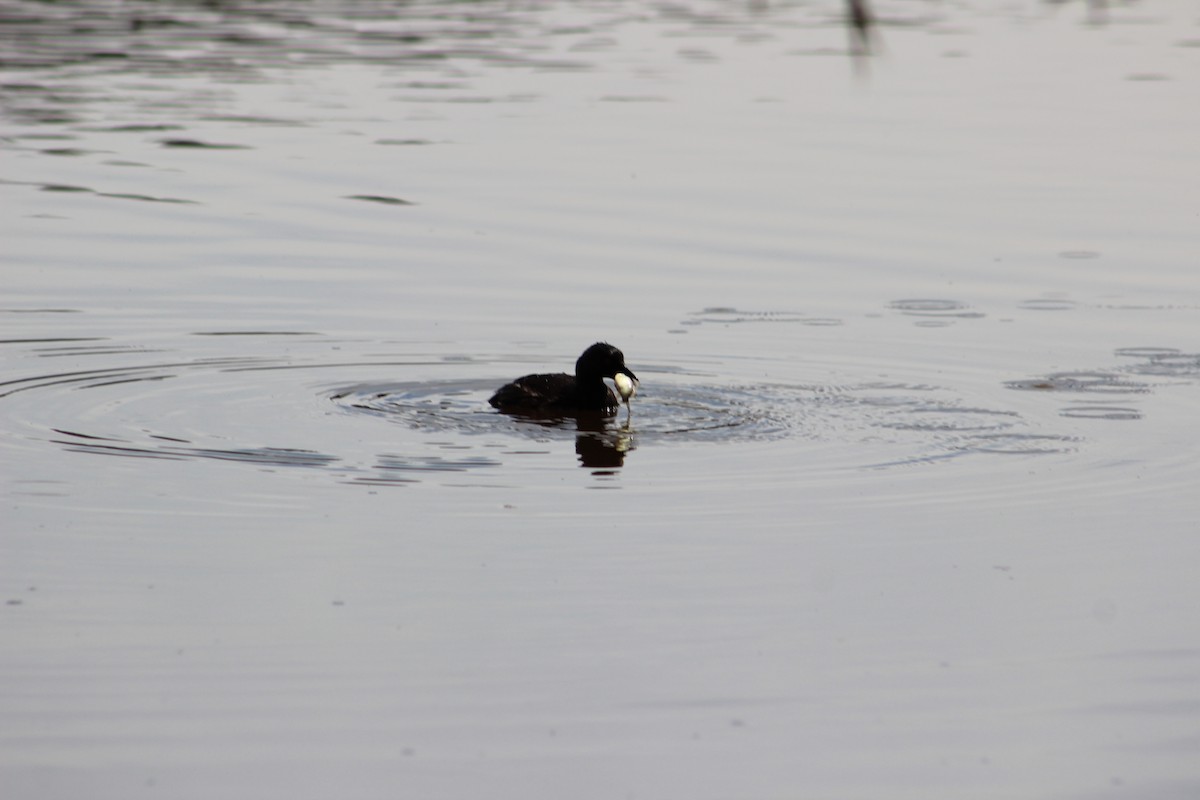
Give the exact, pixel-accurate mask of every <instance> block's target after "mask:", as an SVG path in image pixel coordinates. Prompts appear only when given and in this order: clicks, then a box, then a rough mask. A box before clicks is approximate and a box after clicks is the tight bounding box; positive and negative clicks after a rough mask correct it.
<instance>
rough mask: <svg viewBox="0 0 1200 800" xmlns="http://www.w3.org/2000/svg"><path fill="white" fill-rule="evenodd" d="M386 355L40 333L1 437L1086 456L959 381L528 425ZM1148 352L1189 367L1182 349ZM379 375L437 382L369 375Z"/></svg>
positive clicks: (798, 393) (662, 373)
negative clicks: (775, 446)
mask: <svg viewBox="0 0 1200 800" xmlns="http://www.w3.org/2000/svg"><path fill="white" fill-rule="evenodd" d="M267 334H272V335H267ZM380 346H381V345H380V343H378V342H336V343H335V342H331V341H329V340H328V339H326V338H325V337H324V336H322V335H321V334H318V333H308V332H289V333H288V335H287V336H286V337H283V336H281V335H280V332H254V331H239V332H236V333H226V334H222V335H204V336H190V337H184V338H183V339H182V340H180V339H175V340H168V341H154V342H145V343H136V344H122V343H119V342H114V341H110V340H106V339H105V338H104V337H72V338H71V339H70V340H69V341H63V340H61V339H60V340H58V341H48V340H47V339H46V338H39V339H37V340H29V341H23V342H20V343H19V347H20V348H22V350H23V352H21V353H20V354H19V358H18V359H16V361H15V362H14V363H19V364H20V367H21V369H22V370H24V371H25V374H24V375H23V376H22V375H21V374H20V372H15V373H14V372H10V374H11V375H14V377H10V378H8V379H7V380H4V381H0V403H3V404H5V405H6V406H7V409H6V410H7V412H8V413H7V414H6V418H7V419H8V420H10V422H9V423H8V426H7V428H6V429H2V430H0V437H3V438H4V439H5V440H6V441H7V442H8V443H9V444H10V445H13V446H14V447H15V448H17V449H24V450H25V451H26V452H28V451H29V450H30V449H31V448H45V447H56V448H60V449H61V450H63V451H66V452H70V453H76V454H86V455H90V456H107V457H110V458H121V459H124V460H125V461H126V462H127V463H131V464H132V463H136V461H137V460H145V461H157V462H165V461H199V462H205V463H212V464H237V465H241V466H242V467H243V468H245V467H249V468H253V469H259V470H264V471H273V472H278V471H280V470H304V471H307V472H313V471H316V472H321V473H325V474H327V475H330V476H331V477H333V478H334V479H335V480H338V481H342V482H351V483H367V484H395V485H407V484H411V483H415V482H420V481H427V480H435V479H436V480H440V481H442V482H445V481H448V480H459V479H458V478H455V477H454V476H455V475H461V474H462V473H471V474H472V475H473V476H476V477H474V478H473V479H472V480H473V481H474V482H475V483H474V484H473V485H479V481H481V480H482V481H483V483H484V484H488V483H489V481H507V480H511V478H510V477H508V475H509V472H508V471H509V470H512V469H514V468H519V467H520V466H521V465H527V464H530V463H533V461H531V459H533V460H535V461H536V460H537V459H545V458H550V459H558V460H559V461H560V462H561V463H562V464H564V465H572V464H578V465H580V466H583V467H587V468H592V469H595V470H610V471H611V470H612V469H616V468H619V467H621V466H623V465H624V464H625V462H626V459H628V458H631V457H637V456H634V455H632V454H634V453H635V451H637V450H638V449H639V448H642V449H645V448H650V447H673V448H686V447H712V446H740V445H746V444H762V443H770V442H775V441H781V440H789V439H790V440H796V441H803V442H808V443H811V444H812V446H813V447H817V448H820V453H819V454H812V451H811V449H810V448H809V446H808V445H805V448H806V450H805V452H807V453H810V454H812V455H814V456H815V457H813V458H811V460H810V461H808V462H806V463H808V464H809V465H810V466H809V467H808V468H810V469H812V470H820V471H823V472H827V471H828V470H830V469H850V470H853V469H861V468H872V469H875V468H890V467H897V466H902V465H906V464H914V463H924V462H931V461H939V460H943V459H947V458H957V457H962V456H968V455H976V456H979V455H984V456H986V455H992V454H1006V455H1025V456H1038V455H1043V454H1047V453H1063V452H1070V451H1072V450H1074V449H1076V448H1077V447H1078V440H1077V439H1075V438H1072V437H1070V436H1065V435H1059V434H1057V433H1054V432H1052V431H1051V432H1047V431H1044V430H1039V429H1038V428H1037V426H1036V425H1034V424H1031V423H1030V422H1029V421H1027V420H1026V419H1024V418H1023V417H1022V416H1021V414H1019V413H1018V412H1016V411H1013V410H1011V409H1006V408H994V407H989V405H988V404H987V403H986V402H981V401H980V399H978V398H976V399H974V400H973V401H968V400H967V399H966V398H964V397H963V396H961V394H960V393H958V392H957V391H955V390H953V389H949V388H946V387H939V386H934V385H927V384H918V383H905V382H888V383H882V382H862V383H857V384H846V385H824V384H815V385H809V384H783V383H765V382H764V383H728V384H722V383H719V382H717V381H715V380H714V379H713V378H712V377H711V376H709V375H707V374H705V375H701V374H693V373H689V372H686V371H684V370H681V369H677V368H674V367H669V366H659V367H655V366H653V362H650V363H648V364H646V365H645V366H639V373H641V377H642V384H641V387H640V391H639V393H638V395H637V397H636V398H634V400H633V402H632V407H631V409H629V410H626V409H624V408H622V409H621V410H620V411H619V412H617V413H616V414H614V415H611V416H599V415H589V416H579V417H575V416H562V417H537V418H532V417H524V416H518V415H511V414H504V413H500V412H498V411H497V410H495V409H493V408H491V407H490V406H489V405H488V403H487V398H488V396H489V395H490V394H491V392H492V391H493V390H494V389H495V387H496V386H497V385H498V383H499V382H500V379H498V378H496V377H495V376H496V375H506V374H511V373H512V372H514V371H515V370H519V369H520V368H521V367H522V366H524V365H522V364H515V363H513V361H512V360H511V359H509V358H502V359H496V360H491V361H489V360H488V359H487V358H481V357H474V358H468V357H466V356H463V355H461V354H453V353H441V352H437V353H428V352H425V353H419V354H394V355H392V354H389V355H379V354H378V350H379V348H380ZM9 353H10V355H18V353H16V352H15V351H12V350H10V351H9ZM1139 355H1140V356H1142V357H1144V358H1145V357H1148V356H1153V358H1154V359H1155V363H1157V364H1158V365H1159V366H1165V365H1166V364H1182V365H1183V366H1182V369H1184V370H1187V369H1189V368H1190V367H1189V366H1188V363H1189V362H1187V359H1185V358H1181V357H1179V355H1178V354H1176V353H1171V352H1157V351H1156V352H1154V353H1153V354H1150V353H1139ZM709 360H711V359H709ZM46 367H56V368H55V369H46ZM371 375H376V376H378V375H396V376H404V375H413V376H414V377H416V376H419V377H420V378H423V379H413V380H370V379H367V380H364V378H365V377H367V376H371ZM431 375H432V376H436V375H441V376H444V377H433V378H430V377H429V376H431ZM1057 379H1058V385H1057V387H1056V388H1067V387H1070V388H1071V389H1072V390H1075V391H1078V390H1079V389H1080V387H1081V386H1083V385H1084V384H1095V386H1096V388H1100V387H1105V386H1107V387H1109V388H1113V383H1111V382H1110V381H1109V379H1108V377H1107V376H1106V377H1105V378H1104V379H1101V378H1099V377H1097V376H1094V375H1091V374H1084V373H1073V374H1071V375H1070V376H1069V377H1065V376H1057ZM1124 384H1125V381H1121V382H1120V383H1118V384H1117V385H1119V386H1122V388H1125V386H1124ZM1080 414H1087V415H1089V416H1092V417H1093V418H1096V417H1104V418H1111V419H1129V418H1133V417H1132V415H1131V414H1130V413H1129V412H1128V410H1127V409H1116V407H1112V406H1105V407H1104V408H1100V407H1095V408H1087V409H1077V410H1076V411H1075V412H1074V415H1080ZM14 420H19V422H14ZM491 485H498V484H491Z"/></svg>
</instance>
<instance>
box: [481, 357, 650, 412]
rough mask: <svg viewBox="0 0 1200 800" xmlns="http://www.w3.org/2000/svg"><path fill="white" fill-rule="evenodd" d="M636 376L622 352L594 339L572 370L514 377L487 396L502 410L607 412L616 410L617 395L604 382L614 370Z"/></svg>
mask: <svg viewBox="0 0 1200 800" xmlns="http://www.w3.org/2000/svg"><path fill="white" fill-rule="evenodd" d="M618 372H619V373H622V374H625V375H628V376H629V377H630V379H632V380H634V381H636V380H637V376H636V375H634V374H633V372H632V371H631V370H630V369H629V367H627V366H625V356H624V354H623V353H622V352H621V351H620V350H618V349H617V348H615V347H613V346H612V345H611V344H608V343H607V342H597V343H596V344H594V345H592V346H591V347H589V348H588V349H587V350H584V351H583V355H581V356H580V357H579V359H578V360H577V361H576V362H575V374H574V375H568V374H567V373H565V372H555V373H539V374H537V375H526V376H525V377H523V378H517V379H516V380H515V381H513V382H512V383H509V384H506V385H504V386H501V387H500V388H499V389H498V390H497V391H496V393H495V394H494V395H492V397H491V399H490V400H488V402H489V403H491V404H492V406H494V407H495V408H498V409H500V410H501V411H515V412H526V413H529V412H533V413H537V412H551V413H554V412H557V413H572V412H587V411H593V412H595V411H599V412H605V413H610V412H613V411H616V410H617V397H616V395H614V394H613V393H612V390H611V389H609V388H608V385H607V384H606V383H605V382H604V379H605V378H611V377H613V376H614V375H616V374H617V373H618Z"/></svg>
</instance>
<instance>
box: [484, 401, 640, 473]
mask: <svg viewBox="0 0 1200 800" xmlns="http://www.w3.org/2000/svg"><path fill="white" fill-rule="evenodd" d="M508 413H509V416H511V417H513V418H514V419H519V420H522V421H524V422H531V423H534V424H536V425H541V426H543V427H546V428H562V429H570V428H571V427H574V429H575V432H576V433H575V454H576V455H577V456H579V466H581V467H583V468H584V469H595V470H612V469H619V468H620V467H622V466H624V464H625V454H626V453H629V452H630V451H632V450H634V449H636V448H637V441H636V438H635V436H634V429H633V415H632V413H631V412H629V411H628V410H627V411H626V413H624V414H620V413H618V414H616V415H613V414H607V413H604V412H599V411H583V412H578V413H574V414H566V413H563V412H555V413H547V412H520V413H518V412H508Z"/></svg>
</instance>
